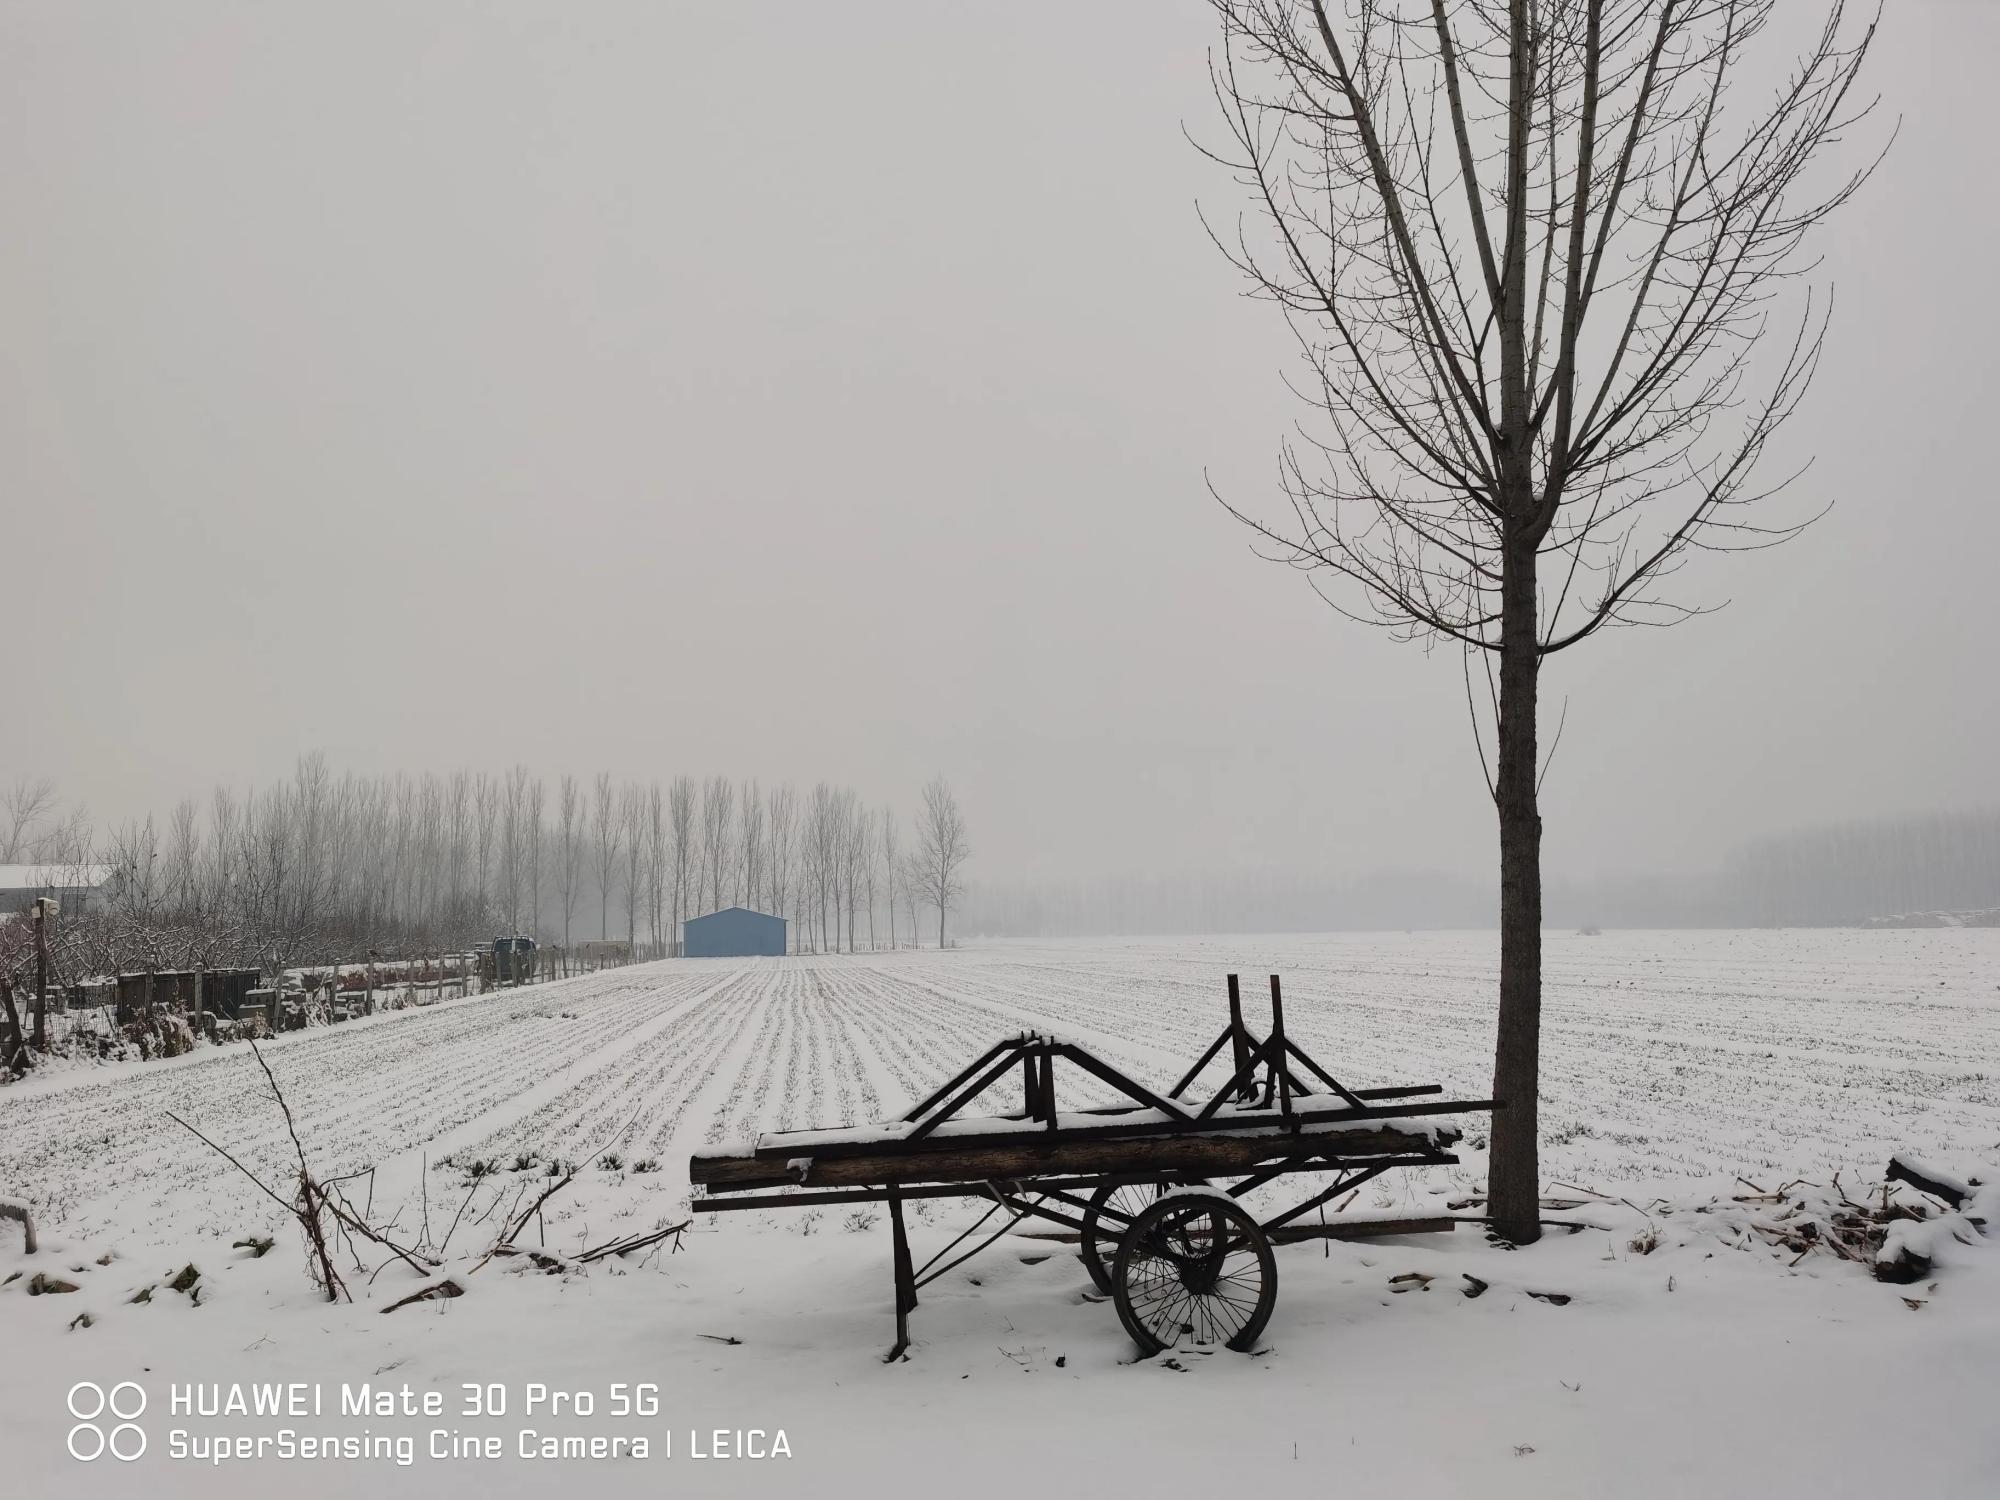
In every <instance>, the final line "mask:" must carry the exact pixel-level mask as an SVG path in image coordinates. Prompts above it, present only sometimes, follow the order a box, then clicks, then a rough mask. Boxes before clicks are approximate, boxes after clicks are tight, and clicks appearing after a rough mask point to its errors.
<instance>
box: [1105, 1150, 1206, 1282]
mask: <svg viewBox="0 0 2000 1500" xmlns="http://www.w3.org/2000/svg"><path fill="white" fill-rule="evenodd" d="M1205 1186H1207V1182H1206V1180H1205V1179H1203V1178H1200V1177H1188V1176H1185V1175H1176V1176H1174V1177H1173V1178H1172V1179H1171V1180H1168V1181H1163V1180H1162V1179H1160V1178H1158V1177H1114V1178H1112V1179H1110V1180H1109V1181H1108V1182H1105V1183H1102V1184H1100V1185H1099V1187H1098V1189H1097V1191H1096V1192H1094V1193H1092V1194H1091V1195H1090V1212H1089V1213H1087V1214H1085V1215H1084V1216H1083V1243H1082V1245H1081V1246H1080V1247H1079V1248H1080V1249H1081V1252H1082V1255H1083V1268H1084V1269H1085V1270H1086V1271H1088V1272H1090V1279H1091V1281H1092V1282H1094V1283H1095V1284H1096V1286H1097V1289H1098V1290H1099V1291H1100V1292H1102V1293H1104V1295H1105V1296H1107V1297H1109V1296H1110V1295H1111V1292H1112V1281H1111V1263H1112V1261H1113V1260H1115V1259H1116V1258H1117V1255H1118V1242H1119V1241H1120V1240H1122V1239H1124V1238H1125V1231H1126V1230H1127V1229H1129V1228H1131V1227H1132V1222H1133V1220H1135V1219H1137V1218H1138V1217H1139V1215H1140V1214H1142V1213H1144V1212H1145V1211H1146V1210H1147V1209H1149V1208H1151V1207H1152V1206H1153V1205H1154V1204H1155V1203H1157V1202H1158V1201H1159V1200H1160V1195H1161V1194H1163V1193H1166V1192H1168V1191H1170V1190H1171V1189H1173V1188H1176V1187H1205Z"/></svg>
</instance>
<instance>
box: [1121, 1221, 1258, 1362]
mask: <svg viewBox="0 0 2000 1500" xmlns="http://www.w3.org/2000/svg"><path fill="white" fill-rule="evenodd" d="M1112 1280H1113V1281H1114V1282H1115V1283H1116V1289H1115V1292H1114V1296H1115V1297H1116V1299H1117V1303H1118V1317H1119V1321H1121V1322H1122V1323H1124V1325H1125V1331H1126V1332H1127V1333H1129V1334H1131V1335H1132V1342H1133V1343H1135V1344H1137V1345H1138V1346H1139V1349H1140V1352H1141V1353H1142V1354H1147V1355H1152V1354H1158V1353H1159V1352H1160V1351H1161V1350H1162V1349H1171V1348H1173V1347H1174V1346H1175V1345H1176V1344H1179V1343H1182V1342H1183V1341H1186V1342H1189V1343H1194V1344H1226V1345H1227V1346H1228V1347H1229V1348H1231V1349H1236V1350H1247V1349H1249V1348H1250V1347H1251V1345H1253V1344H1255V1343H1256V1342H1257V1336H1258V1335H1259V1334H1261V1333H1262V1332H1263V1331H1264V1325H1265V1324H1266V1323H1267V1322H1269V1321H1270V1318H1271V1308H1272V1306H1273V1305H1274V1304H1275V1303H1276V1302H1277V1300H1278V1264H1277V1262H1276V1260H1274V1259H1273V1258H1272V1255H1271V1242H1270V1241H1269V1240H1268V1239H1266V1238H1265V1237H1264V1231H1263V1230H1261V1229H1259V1228H1258V1227H1257V1221H1256V1220H1255V1219H1253V1218H1251V1217H1250V1215H1249V1213H1248V1212H1247V1211H1246V1210H1245V1209H1244V1208H1243V1206H1242V1205H1241V1204H1239V1203H1238V1202H1237V1201H1236V1200H1235V1199H1234V1198H1231V1197H1230V1196H1229V1195H1228V1194H1227V1193H1224V1192H1220V1191H1218V1190H1216V1189H1213V1188H1209V1189H1202V1190H1196V1191H1183V1192H1178V1193H1174V1194H1171V1195H1170V1196H1168V1197H1165V1198H1162V1199H1160V1200H1159V1201H1158V1202H1157V1203H1155V1204H1153V1205H1152V1206H1151V1207H1150V1208H1148V1209H1146V1210H1144V1211H1143V1212H1141V1213H1140V1215H1139V1216H1138V1217H1137V1218H1136V1219H1134V1220H1133V1221H1132V1227H1131V1228H1130V1229H1128V1230H1126V1231H1125V1237H1124V1239H1122V1240H1121V1241H1119V1244H1118V1255H1117V1258H1116V1259H1115V1260H1114V1261H1113V1263H1112Z"/></svg>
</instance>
